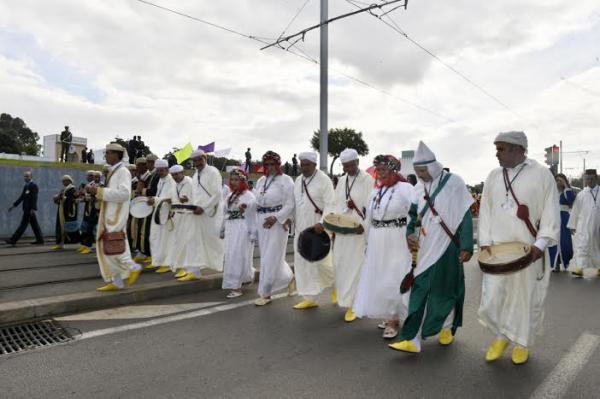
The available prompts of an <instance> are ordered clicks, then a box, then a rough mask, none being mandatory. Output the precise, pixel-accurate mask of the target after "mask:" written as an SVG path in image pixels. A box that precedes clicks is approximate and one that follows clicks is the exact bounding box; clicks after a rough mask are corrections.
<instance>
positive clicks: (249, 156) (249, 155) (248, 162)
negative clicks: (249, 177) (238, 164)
mask: <svg viewBox="0 0 600 399" xmlns="http://www.w3.org/2000/svg"><path fill="white" fill-rule="evenodd" d="M245 155H246V167H245V168H244V169H245V170H244V172H246V173H250V172H252V153H250V148H248V150H246V154H245Z"/></svg>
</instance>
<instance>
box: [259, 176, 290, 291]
mask: <svg viewBox="0 0 600 399" xmlns="http://www.w3.org/2000/svg"><path fill="white" fill-rule="evenodd" d="M254 194H255V196H256V203H257V206H258V207H259V208H260V207H263V208H272V207H276V206H282V208H281V209H280V210H279V211H275V212H260V209H258V210H257V215H256V224H257V229H258V246H259V249H260V280H259V282H258V295H260V296H261V297H263V298H266V297H270V296H271V295H272V294H273V293H274V292H277V291H279V290H282V289H284V288H286V287H287V286H288V284H289V283H290V281H291V280H292V278H293V277H294V275H293V273H292V269H291V268H290V265H288V263H287V262H286V261H285V253H286V249H287V242H288V231H287V230H285V229H284V227H283V224H284V223H285V222H286V221H287V220H288V219H290V218H291V217H292V216H293V214H294V182H293V181H292V178H291V177H289V176H288V175H278V176H275V177H273V176H268V177H267V176H262V177H261V178H260V179H258V181H257V182H256V186H255V189H254ZM269 216H274V217H275V218H277V223H275V224H274V225H273V226H271V228H269V229H266V228H264V227H263V223H264V221H265V219H266V218H268V217H269Z"/></svg>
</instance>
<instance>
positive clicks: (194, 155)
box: [190, 150, 206, 159]
mask: <svg viewBox="0 0 600 399" xmlns="http://www.w3.org/2000/svg"><path fill="white" fill-rule="evenodd" d="M203 155H206V153H205V152H204V151H203V150H196V151H193V152H192V155H190V158H191V159H194V158H199V157H201V156H203Z"/></svg>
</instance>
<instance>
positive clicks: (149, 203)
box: [146, 197, 154, 205]
mask: <svg viewBox="0 0 600 399" xmlns="http://www.w3.org/2000/svg"><path fill="white" fill-rule="evenodd" d="M146 204H148V205H154V197H149V198H148V201H146Z"/></svg>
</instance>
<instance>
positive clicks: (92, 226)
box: [78, 170, 99, 255]
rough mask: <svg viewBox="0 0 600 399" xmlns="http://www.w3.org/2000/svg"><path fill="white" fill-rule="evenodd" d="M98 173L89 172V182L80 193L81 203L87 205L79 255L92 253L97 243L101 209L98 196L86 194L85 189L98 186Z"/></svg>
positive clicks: (82, 222) (84, 212)
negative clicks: (96, 181)
mask: <svg viewBox="0 0 600 399" xmlns="http://www.w3.org/2000/svg"><path fill="white" fill-rule="evenodd" d="M95 180H96V171H95V170H88V172H87V182H86V183H85V184H84V185H83V186H84V187H82V190H81V191H80V193H79V198H78V201H79V202H83V203H84V204H85V207H84V211H83V220H82V221H81V226H80V229H79V231H80V234H81V247H79V253H80V254H82V255H86V254H89V253H92V247H93V245H94V242H96V226H97V225H98V214H99V209H98V208H97V207H96V196H95V195H92V194H89V193H86V192H85V190H84V188H85V186H86V185H89V184H94V185H95V184H96V183H95Z"/></svg>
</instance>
